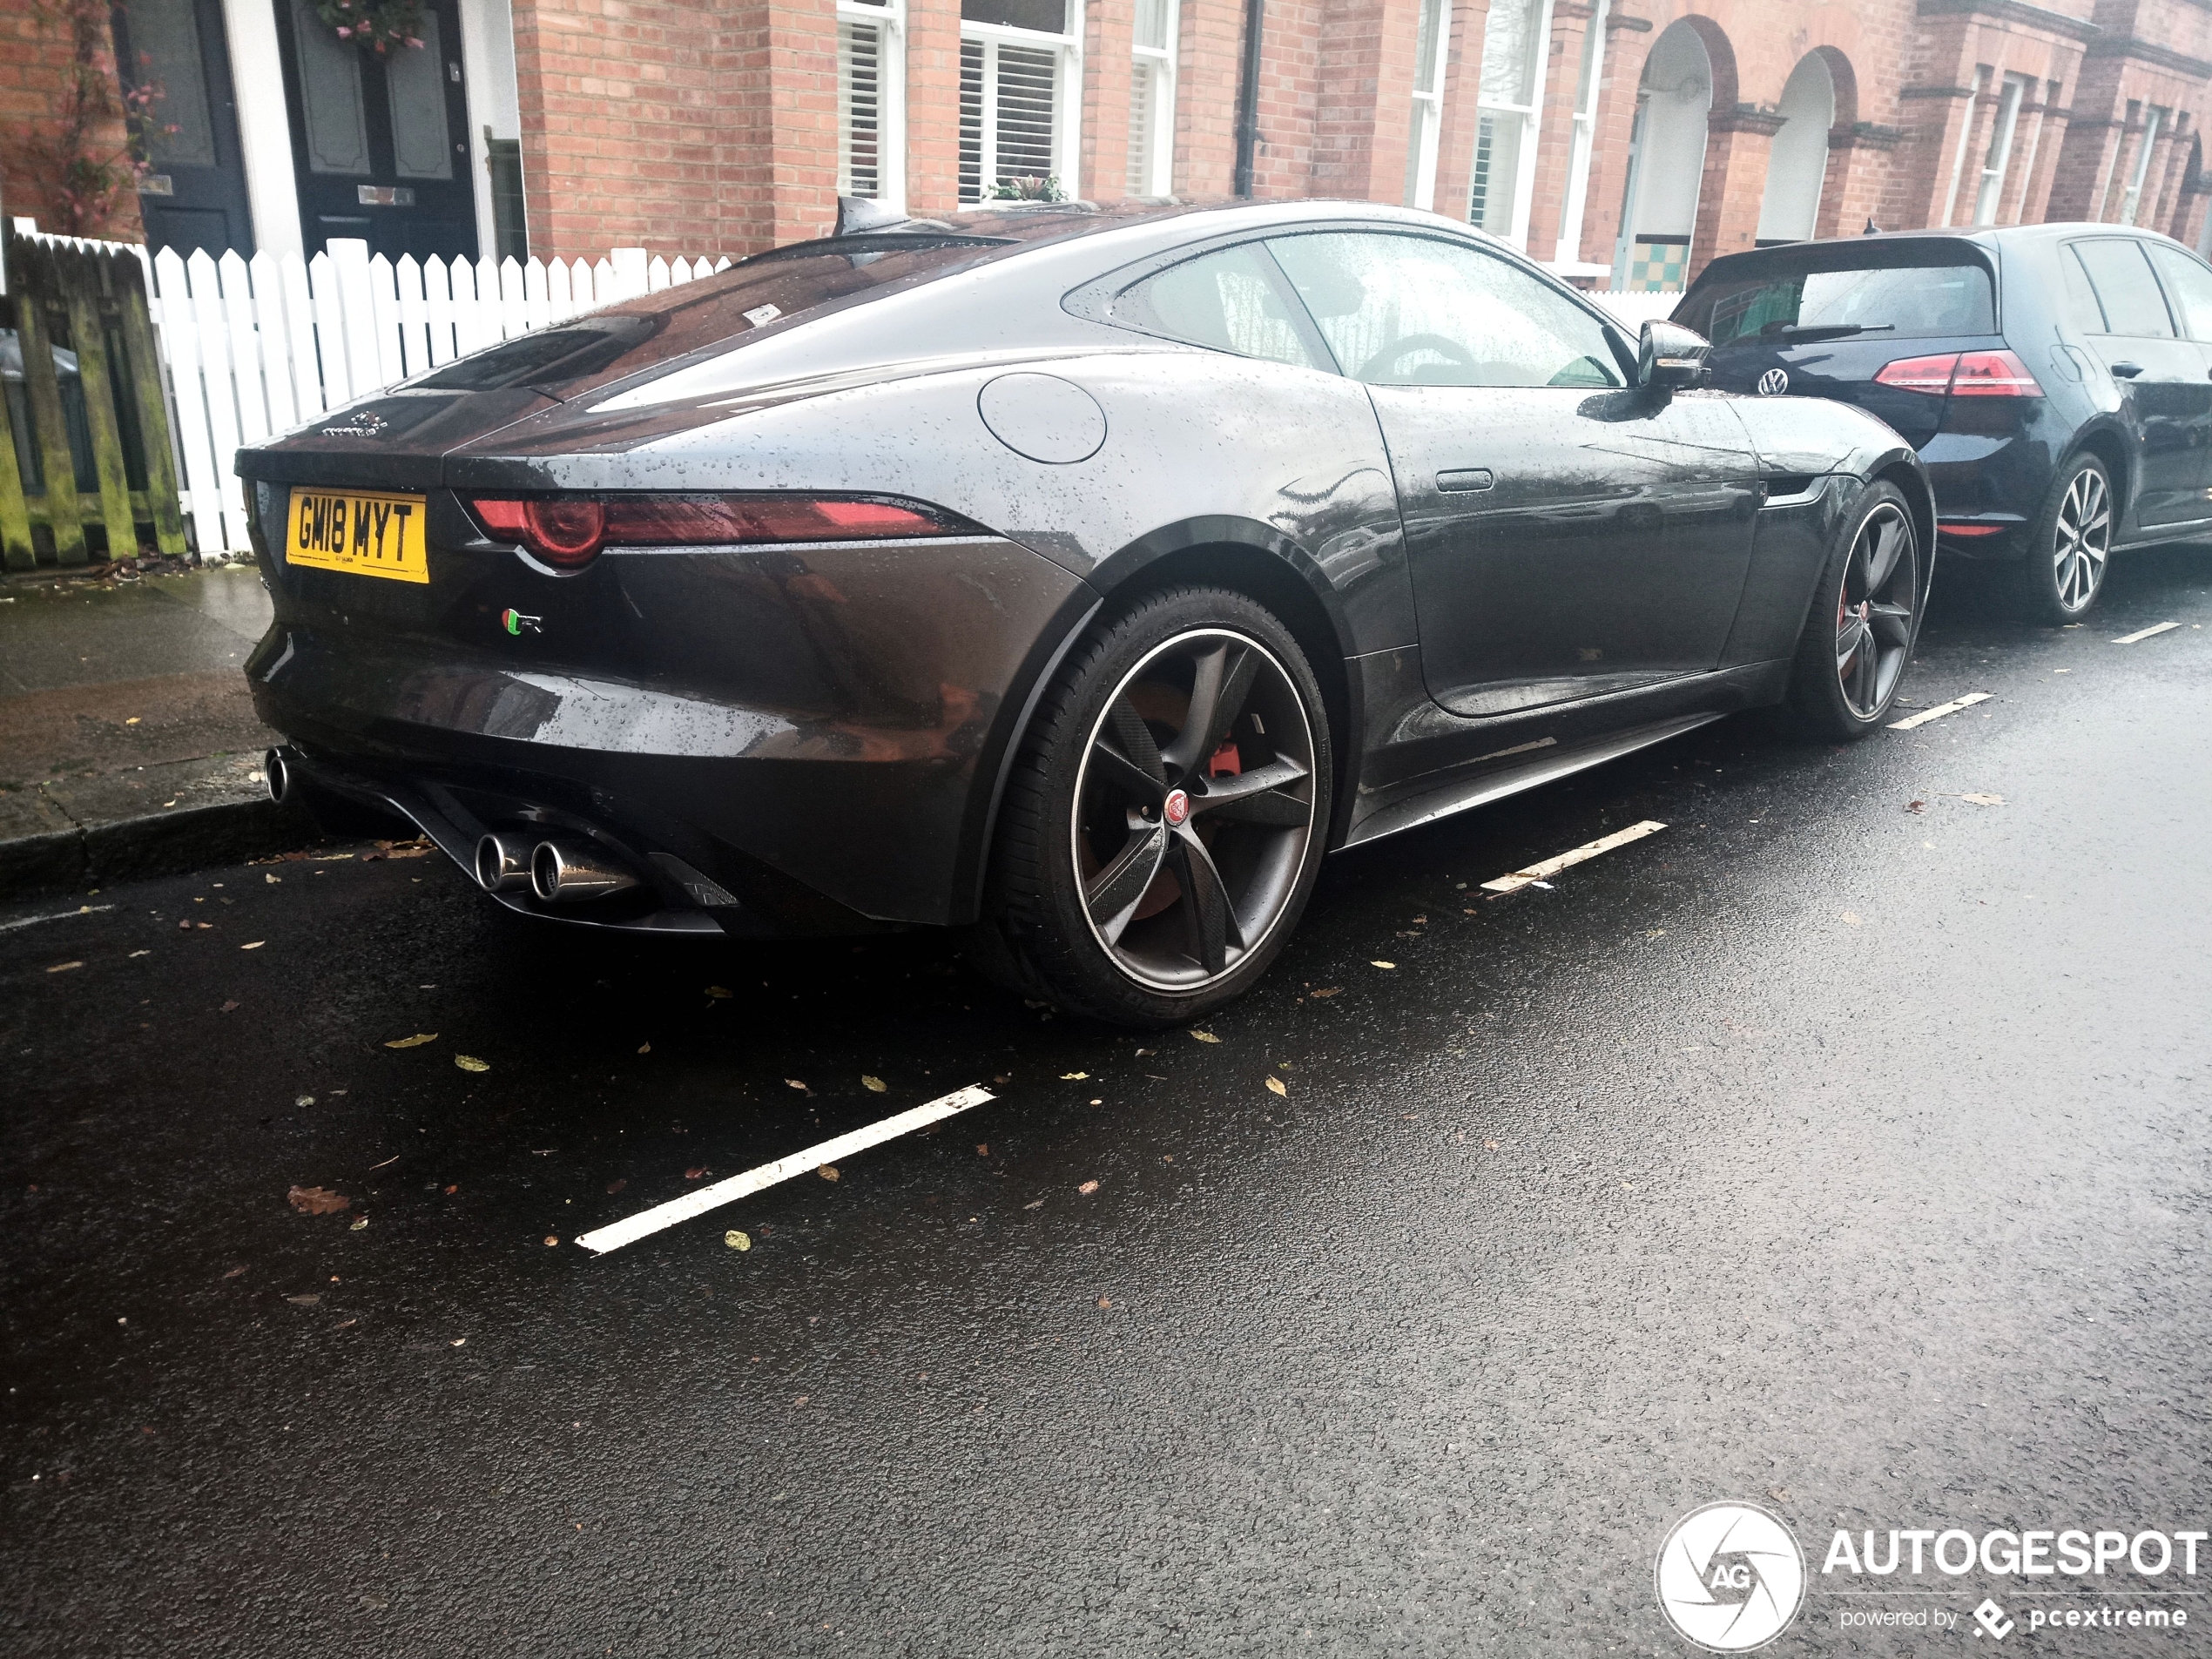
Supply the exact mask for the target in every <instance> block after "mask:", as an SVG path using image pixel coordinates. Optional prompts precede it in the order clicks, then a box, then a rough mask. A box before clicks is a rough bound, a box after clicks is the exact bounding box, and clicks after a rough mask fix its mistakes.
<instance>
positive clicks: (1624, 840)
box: [1482, 818, 1667, 893]
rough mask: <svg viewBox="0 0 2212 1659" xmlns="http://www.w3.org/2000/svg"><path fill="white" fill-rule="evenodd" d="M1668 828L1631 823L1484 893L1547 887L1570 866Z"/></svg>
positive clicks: (1495, 884) (1488, 884)
mask: <svg viewBox="0 0 2212 1659" xmlns="http://www.w3.org/2000/svg"><path fill="white" fill-rule="evenodd" d="M1666 827H1667V826H1665V825H1664V824H1662V823H1660V822H1659V821H1658V820H1657V819H1651V818H1647V819H1644V820H1643V822H1642V823H1641V824H1631V825H1629V827H1628V828H1626V829H1624V830H1615V831H1614V832H1613V833H1612V834H1610V835H1603V836H1600V837H1599V838H1598V839H1597V840H1595V841H1592V842H1589V843H1588V845H1587V846H1578V847H1576V848H1575V850H1574V851H1573V852H1571V853H1561V854H1560V855H1559V856H1558V857H1557V858H1555V859H1546V860H1543V861H1542V862H1541V864H1532V865H1530V866H1529V867H1527V869H1525V870H1515V871H1514V873H1512V874H1511V875H1501V876H1500V877H1499V878H1498V879H1497V880H1495V881H1485V882H1484V883H1483V884H1482V890H1483V891H1484V892H1485V893H1514V892H1518V891H1519V890H1520V889H1521V888H1522V887H1546V886H1548V885H1549V884H1550V878H1551V877H1553V876H1555V875H1557V874H1558V873H1560V872H1561V870H1564V869H1566V868H1568V867H1569V866H1570V865H1575V864H1580V863H1581V861H1582V860H1584V859H1594V858H1595V857H1596V856H1597V855H1598V854H1599V853H1610V852H1611V851H1612V850H1613V849H1614V848H1615V847H1616V846H1627V845H1628V844H1629V842H1630V841H1641V840H1642V839H1643V838H1644V837H1645V836H1647V835H1654V834H1656V833H1658V832H1659V831H1661V830H1662V829H1664V828H1666Z"/></svg>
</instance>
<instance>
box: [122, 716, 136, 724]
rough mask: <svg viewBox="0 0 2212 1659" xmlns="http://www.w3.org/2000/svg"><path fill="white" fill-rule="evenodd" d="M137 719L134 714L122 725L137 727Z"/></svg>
mask: <svg viewBox="0 0 2212 1659" xmlns="http://www.w3.org/2000/svg"><path fill="white" fill-rule="evenodd" d="M138 719H139V717H138V715H135V714H134V715H132V717H131V718H129V719H127V720H125V722H124V723H123V724H124V725H138Z"/></svg>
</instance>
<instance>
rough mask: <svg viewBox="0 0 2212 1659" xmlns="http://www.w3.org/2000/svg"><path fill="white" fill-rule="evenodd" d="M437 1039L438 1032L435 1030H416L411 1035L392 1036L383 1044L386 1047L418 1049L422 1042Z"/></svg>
mask: <svg viewBox="0 0 2212 1659" xmlns="http://www.w3.org/2000/svg"><path fill="white" fill-rule="evenodd" d="M437 1040H438V1034H437V1033H436V1032H435V1031H418V1032H416V1033H415V1035H413V1036H411V1037H394V1038H393V1039H392V1040H391V1041H390V1042H388V1043H386V1044H385V1045H384V1046H385V1047H386V1048H388V1049H420V1048H421V1046H422V1045H423V1044H424V1043H426V1042H436V1041H437Z"/></svg>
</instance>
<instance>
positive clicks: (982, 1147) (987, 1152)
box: [975, 1141, 991, 1158]
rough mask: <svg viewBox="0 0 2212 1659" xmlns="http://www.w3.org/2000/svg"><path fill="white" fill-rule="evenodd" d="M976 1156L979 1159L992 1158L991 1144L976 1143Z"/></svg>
mask: <svg viewBox="0 0 2212 1659" xmlns="http://www.w3.org/2000/svg"><path fill="white" fill-rule="evenodd" d="M975 1156H976V1157H979V1158H987V1157H990V1156H991V1143H989V1142H988V1141H978V1142H976V1143H975Z"/></svg>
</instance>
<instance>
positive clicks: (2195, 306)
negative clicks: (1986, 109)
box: [1674, 225, 2212, 623]
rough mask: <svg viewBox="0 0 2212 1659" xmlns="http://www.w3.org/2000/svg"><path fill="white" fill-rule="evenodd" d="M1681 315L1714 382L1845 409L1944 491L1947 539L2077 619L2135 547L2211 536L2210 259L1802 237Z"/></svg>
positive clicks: (1936, 240) (2028, 238) (2046, 242)
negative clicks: (1902, 444)
mask: <svg viewBox="0 0 2212 1659" xmlns="http://www.w3.org/2000/svg"><path fill="white" fill-rule="evenodd" d="M1674 320H1676V322H1678V323H1683V324H1684V325H1686V326H1688V327H1691V328H1694V329H1696V330H1697V331H1698V332H1699V333H1700V334H1704V335H1705V336H1706V337H1707V338H1708V339H1710V341H1712V344H1713V351H1712V355H1711V359H1710V361H1711V364H1712V368H1713V372H1714V376H1715V383H1716V384H1717V385H1719V386H1721V387H1723V388H1728V389H1730V390H1732V391H1737V392H1749V393H1755V394H1759V395H1765V396H1769V397H1773V396H1780V395H1789V396H1801V397H1824V398H1833V399H1836V400H1838V401H1842V402H1846V403H1854V404H1857V405H1858V406H1859V407H1860V408H1864V409H1866V410H1868V411H1870V412H1871V413H1872V414H1874V415H1879V416H1880V417H1881V418H1882V419H1883V420H1885V421H1888V422H1889V424H1890V425H1891V426H1892V427H1894V428H1897V430H1898V433H1899V434H1900V435H1903V436H1904V437H1905V440H1906V441H1907V442H1910V443H1911V444H1912V446H1913V448H1916V449H1918V450H1919V453H1920V458H1921V459H1922V460H1923V461H1924V462H1926V463H1927V467H1928V472H1929V475H1930V477H1931V478H1932V481H1933V482H1934V484H1935V490H1936V507H1937V512H1938V515H1939V529H1938V536H1939V543H1938V544H1939V547H1940V548H1941V549H1942V550H1943V551H1944V552H1946V553H1947V554H1951V555H1954V556H1963V557H1966V558H1970V559H1978V560H2003V561H2008V562H2009V563H2010V564H2011V566H2012V569H2013V572H2014V573H2015V580H2016V583H2017V586H2018V590H2019V591H2020V595H2021V597H2022V598H2023V600H2024V601H2025V602H2026V605H2027V609H2028V610H2030V612H2031V613H2032V614H2034V615H2037V616H2040V617H2044V618H2047V619H2048V620H2050V621H2053V622H2059V623H2065V622H2073V621H2075V620H2077V619H2079V618H2080V617H2081V616H2082V615H2083V614H2084V613H2085V612H2086V611H2087V610H2088V609H2089V608H2090V606H2092V605H2093V604H2095V603H2096V598H2097V594H2098V592H2099V590H2101V587H2102V586H2103V583H2104V576H2105V568H2106V561H2107V558H2108V556H2110V555H2111V554H2113V553H2114V552H2116V551H2118V550H2121V549H2123V548H2129V547H2138V546H2141V545H2144V544H2146V543H2152V542H2167V541H2175V540H2178V539H2182V538H2186V537H2191V536H2204V535H2206V534H2208V533H2212V266H2207V265H2206V264H2205V262H2204V261H2203V260H2201V259H2199V258H2198V257H2197V256H2196V255H2195V254H2194V253H2190V252H2189V251H2188V249H2187V248H2185V247H2183V246H2182V245H2181V244H2180V243H2178V242H2175V241H2174V240H2172V239H2170V238H2168V237H2164V236H2160V235H2157V234H2155V233H2151V232H2147V231H2139V230H2131V229H2128V228H2125V227H2122V226H2114V225H2034V226H2019V227H2016V228H2007V229H2002V230H1994V229H1986V230H1973V231H1955V232H1954V231H1935V232H1914V233H1898V234H1890V235H1876V236H1865V237H1854V238H1849V239H1838V240H1833V241H1823V242H1800V243H1795V244H1792V245H1791V246H1784V247H1771V248H1760V249H1757V250H1756V251H1754V252H1751V253H1734V254H1730V255H1728V256H1726V257H1725V258H1722V259H1717V260H1714V261H1713V262H1712V264H1711V265H1710V266H1707V267H1706V269H1705V271H1704V273H1703V275H1701V276H1700V277H1699V278H1698V279H1697V280H1696V283H1694V284H1693V285H1692V286H1691V287H1690V290H1689V293H1688V294H1687V295H1685V296H1684V297H1683V302H1682V304H1681V305H1679V306H1678V307H1676V310H1675V314H1674Z"/></svg>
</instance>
